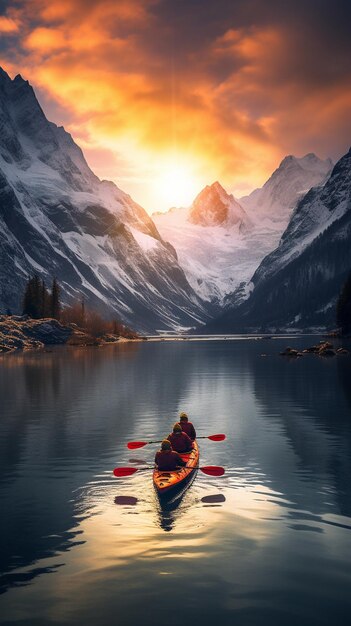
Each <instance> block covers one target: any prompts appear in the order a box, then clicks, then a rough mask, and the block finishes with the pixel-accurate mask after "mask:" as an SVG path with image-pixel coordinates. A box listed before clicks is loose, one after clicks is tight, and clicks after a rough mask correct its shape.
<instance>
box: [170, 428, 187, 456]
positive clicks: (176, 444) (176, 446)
mask: <svg viewBox="0 0 351 626" xmlns="http://www.w3.org/2000/svg"><path fill="white" fill-rule="evenodd" d="M167 439H168V441H170V442H171V446H172V448H173V450H175V451H176V452H189V451H190V450H192V449H193V442H192V441H191V439H190V437H188V435H187V434H186V433H183V432H181V433H171V434H170V435H168V437H167Z"/></svg>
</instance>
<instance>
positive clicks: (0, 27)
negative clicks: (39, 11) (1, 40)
mask: <svg viewBox="0 0 351 626" xmlns="http://www.w3.org/2000/svg"><path fill="white" fill-rule="evenodd" d="M17 31H18V24H17V23H16V22H15V20H13V19H12V18H11V17H6V15H0V33H2V34H4V35H6V34H11V33H15V32H17Z"/></svg>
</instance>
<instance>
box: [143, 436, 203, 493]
mask: <svg viewBox="0 0 351 626" xmlns="http://www.w3.org/2000/svg"><path fill="white" fill-rule="evenodd" d="M179 456H181V457H182V459H183V461H185V462H186V465H185V466H184V467H182V468H180V469H179V470H174V471H169V472H167V471H164V470H163V471H160V470H158V469H154V473H153V482H154V486H155V489H156V491H157V493H158V495H159V496H162V495H163V494H165V493H168V492H169V491H171V490H172V491H173V490H174V491H176V490H178V489H181V488H183V487H185V486H186V484H187V483H190V482H191V481H192V479H193V478H194V477H195V473H196V467H197V466H198V465H199V456H200V453H199V447H198V445H197V443H196V441H194V448H193V450H192V451H191V452H185V453H184V454H179Z"/></svg>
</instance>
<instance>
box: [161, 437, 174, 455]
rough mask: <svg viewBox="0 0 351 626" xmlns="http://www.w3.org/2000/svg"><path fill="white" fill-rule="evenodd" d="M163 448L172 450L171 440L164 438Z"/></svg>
mask: <svg viewBox="0 0 351 626" xmlns="http://www.w3.org/2000/svg"><path fill="white" fill-rule="evenodd" d="M161 450H163V452H165V451H166V450H172V446H171V442H170V441H168V439H164V440H163V441H162V443H161Z"/></svg>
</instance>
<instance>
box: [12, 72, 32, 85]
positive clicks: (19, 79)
mask: <svg viewBox="0 0 351 626" xmlns="http://www.w3.org/2000/svg"><path fill="white" fill-rule="evenodd" d="M13 82H14V84H15V85H21V84H23V85H29V82H28V80H24V78H22V76H21V74H17V76H15V78H14V79H13Z"/></svg>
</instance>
